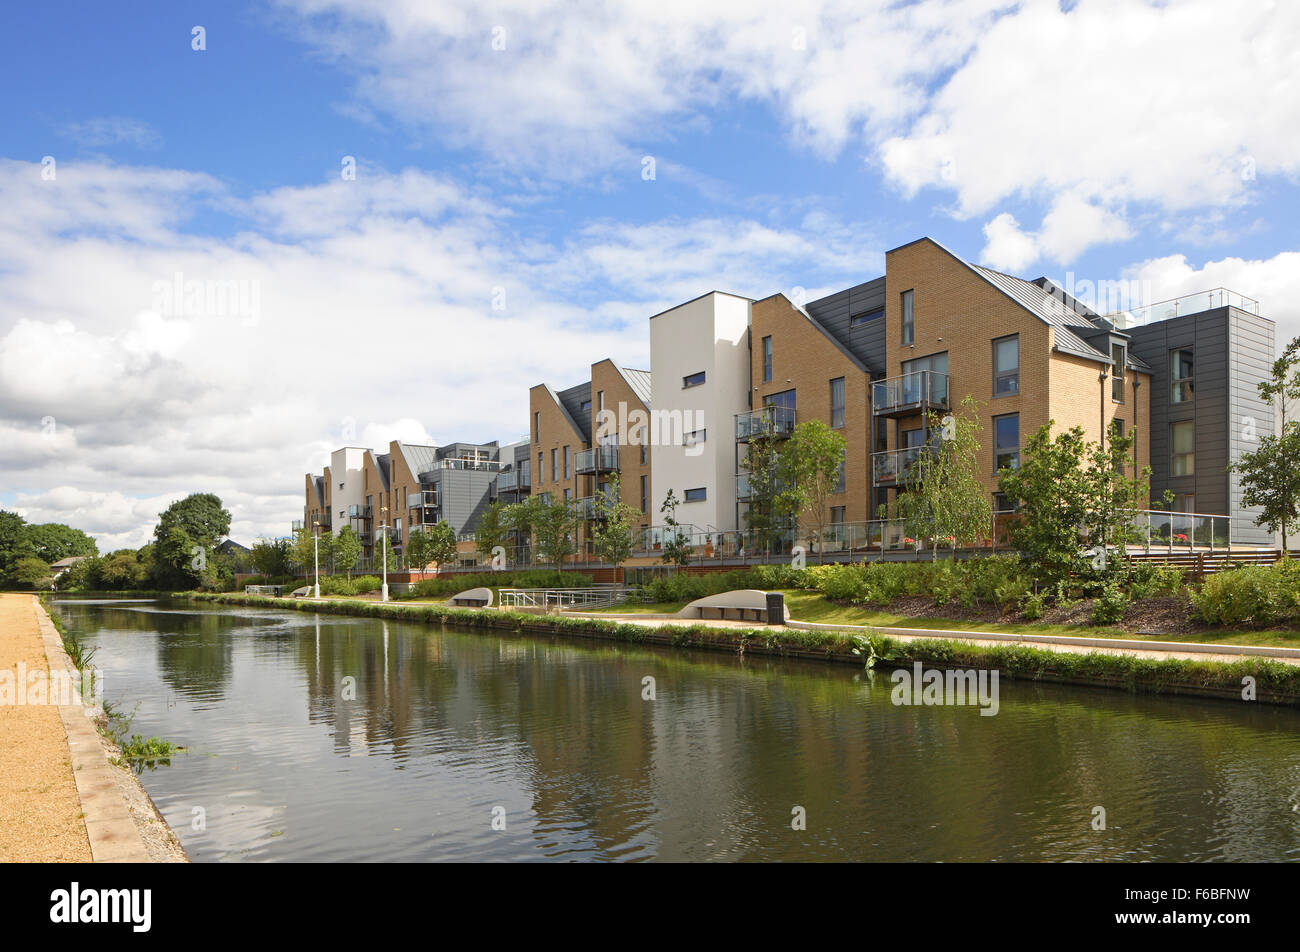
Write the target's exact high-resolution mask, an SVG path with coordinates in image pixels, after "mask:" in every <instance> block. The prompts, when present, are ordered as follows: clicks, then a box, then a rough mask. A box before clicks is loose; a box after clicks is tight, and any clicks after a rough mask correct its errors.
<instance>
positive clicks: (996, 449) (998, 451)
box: [993, 413, 1022, 476]
mask: <svg viewBox="0 0 1300 952" xmlns="http://www.w3.org/2000/svg"><path fill="white" fill-rule="evenodd" d="M1002 420H1015V421H1016V447H1015V450H1014V451H1012V450H1010V449H1008V448H1007V447H1006V446H1003V445H1002V444H1000V443H999V442H998V423H999V422H1000V421H1002ZM1021 442H1022V437H1021V434H1020V414H1019V413H999V414H998V415H997V416H995V417H994V418H993V475H994V476H996V475H997V474H998V472H999V471H1000V470H1002V469H1003V467H1001V466H999V465H998V457H1000V456H1008V455H1013V454H1014V456H1015V464H1014V465H1011V466H1007V467H1006V468H1007V469H1019V468H1020V450H1021Z"/></svg>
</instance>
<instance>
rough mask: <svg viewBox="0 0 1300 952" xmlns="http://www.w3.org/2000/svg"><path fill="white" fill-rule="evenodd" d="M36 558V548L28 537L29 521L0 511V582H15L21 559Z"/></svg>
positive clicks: (16, 514)
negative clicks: (15, 570) (16, 570)
mask: <svg viewBox="0 0 1300 952" xmlns="http://www.w3.org/2000/svg"><path fill="white" fill-rule="evenodd" d="M35 557H36V547H35V546H33V545H32V541H31V539H29V538H28V537H27V520H26V519H24V518H23V517H22V516H20V515H18V513H16V512H5V511H4V510H0V582H6V581H13V578H14V574H13V573H14V567H15V565H16V564H17V562H18V560H19V559H22V558H35Z"/></svg>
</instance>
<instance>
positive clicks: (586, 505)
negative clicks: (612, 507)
mask: <svg viewBox="0 0 1300 952" xmlns="http://www.w3.org/2000/svg"><path fill="white" fill-rule="evenodd" d="M603 495H605V496H606V497H608V498H609V499H611V500H612V501H613V502H618V497H617V496H615V495H614V494H613V493H604V494H603ZM597 498H598V496H583V497H582V498H581V499H575V500H573V508H574V511H575V512H577V513H578V515H580V516H581V517H582V518H583V519H595V518H596V500H597Z"/></svg>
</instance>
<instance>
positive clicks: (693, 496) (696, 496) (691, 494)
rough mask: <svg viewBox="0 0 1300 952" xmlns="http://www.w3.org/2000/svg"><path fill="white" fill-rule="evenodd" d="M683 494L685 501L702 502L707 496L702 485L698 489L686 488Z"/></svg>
mask: <svg viewBox="0 0 1300 952" xmlns="http://www.w3.org/2000/svg"><path fill="white" fill-rule="evenodd" d="M683 495H684V497H685V501H686V502H704V500H705V499H706V498H708V492H707V491H706V490H705V489H704V487H702V486H701V487H700V488H699V489H688V490H686V492H685V493H684V494H683Z"/></svg>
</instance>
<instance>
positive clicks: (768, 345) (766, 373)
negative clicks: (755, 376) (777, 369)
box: [763, 337, 772, 383]
mask: <svg viewBox="0 0 1300 952" xmlns="http://www.w3.org/2000/svg"><path fill="white" fill-rule="evenodd" d="M771 380H772V338H771V337H764V338H763V382H764V383H769V382H771Z"/></svg>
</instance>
